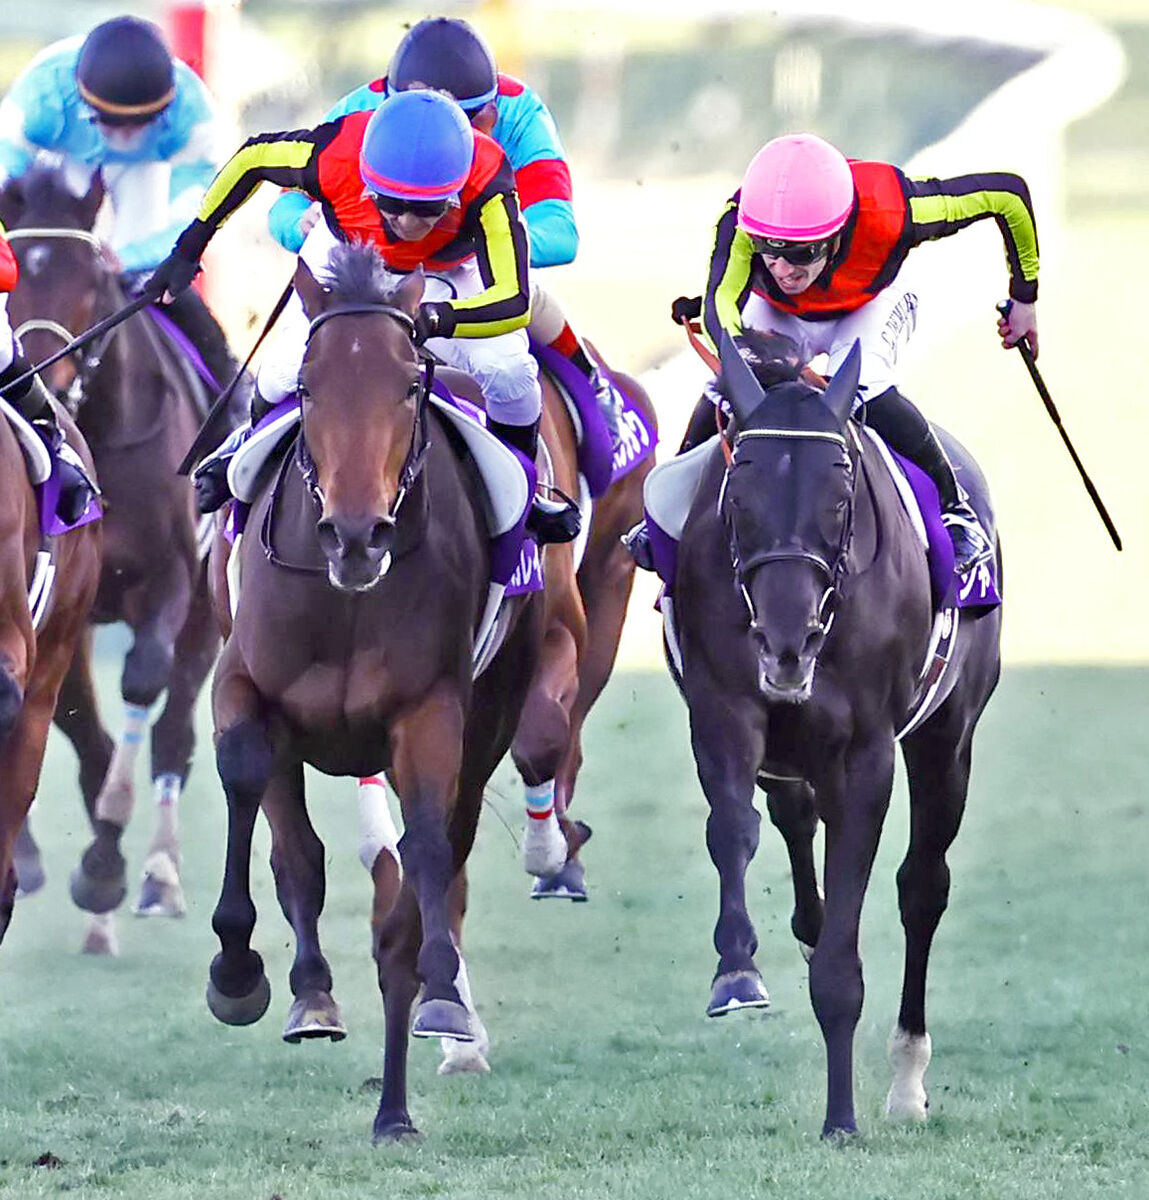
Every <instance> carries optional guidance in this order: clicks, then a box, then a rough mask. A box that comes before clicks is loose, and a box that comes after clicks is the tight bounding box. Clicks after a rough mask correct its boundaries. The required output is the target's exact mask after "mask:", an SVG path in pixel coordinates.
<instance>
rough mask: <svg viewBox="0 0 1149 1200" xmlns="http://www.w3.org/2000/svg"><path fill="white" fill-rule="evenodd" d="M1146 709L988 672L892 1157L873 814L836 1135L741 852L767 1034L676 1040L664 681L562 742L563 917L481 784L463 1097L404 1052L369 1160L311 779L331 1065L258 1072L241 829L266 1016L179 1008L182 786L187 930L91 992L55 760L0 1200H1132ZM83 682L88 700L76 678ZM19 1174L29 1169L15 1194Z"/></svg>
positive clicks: (199, 953) (1141, 1054) (650, 683)
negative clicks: (537, 888) (846, 1076)
mask: <svg viewBox="0 0 1149 1200" xmlns="http://www.w3.org/2000/svg"><path fill="white" fill-rule="evenodd" d="M1147 679H1149V676H1147V674H1146V672H1145V671H1144V670H1132V669H1130V670H1092V669H1085V668H1074V669H1069V668H1062V669H1020V668H1014V669H1010V670H1007V672H1006V675H1005V678H1004V679H1003V682H1002V685H1001V687H1000V689H999V693H998V695H997V696H996V697H995V699H994V701H993V702H992V704H991V707H990V710H989V712H988V714H987V716H986V718H985V720H984V722H983V727H982V730H981V733H980V735H979V739H978V741H977V742H976V743H975V767H974V779H973V787H972V792H971V799H970V808H969V813H968V817H967V822H966V827H965V828H964V829H963V831H962V835H961V836H960V837H959V839H958V842H957V844H956V846H955V848H954V851H953V854H952V856H951V863H952V866H953V876H954V878H953V894H952V903H951V910H950V912H949V913H948V914H947V915H946V918H945V920H944V921H943V923H942V926H941V930H940V932H939V935H938V938H937V942H936V946H935V953H934V960H933V970H932V973H931V988H930V1017H931V1031H932V1034H933V1039H934V1063H933V1066H932V1068H931V1071H930V1074H929V1076H928V1080H927V1082H928V1084H929V1086H930V1091H931V1103H932V1114H933V1115H932V1118H931V1121H930V1124H929V1125H928V1127H925V1128H912V1129H906V1128H897V1127H890V1126H889V1125H888V1124H886V1123H885V1121H884V1120H883V1118H882V1116H881V1108H882V1104H883V1100H884V1096H885V1090H886V1088H887V1086H888V1083H889V1072H888V1068H887V1066H886V1063H885V1048H884V1047H885V1039H886V1036H887V1034H888V1031H889V1028H890V1026H891V1024H892V1021H893V1016H894V1013H895V1010H896V1005H897V992H898V986H899V979H900V972H901V939H900V929H899V926H898V922H897V914H896V906H895V898H894V886H893V872H894V870H895V868H896V864H897V862H898V860H899V857H900V854H901V853H902V851H903V849H904V845H905V801H904V793H903V791H902V784H901V783H900V782H899V784H898V790H897V792H896V794H895V800H894V804H893V806H892V808H891V814H890V819H889V822H888V825H887V836H886V838H885V840H884V842H883V846H882V849H881V852H880V856H879V861H878V864H877V867H876V871H875V876H874V880H873V883H872V886H871V893H870V897H869V903H868V905H867V909H866V913H865V919H864V926H863V943H862V947H863V955H864V959H865V963H866V979H867V985H868V990H867V997H866V1005H865V1009H864V1011H863V1015H862V1021H861V1024H860V1027H859V1030H858V1038H857V1056H856V1057H857V1078H858V1114H859V1121H860V1123H861V1125H862V1127H863V1131H864V1132H863V1137H862V1138H861V1139H860V1140H859V1142H858V1144H856V1145H854V1146H852V1147H849V1148H847V1149H845V1150H842V1151H839V1150H835V1149H832V1148H830V1147H829V1146H827V1145H825V1144H823V1143H822V1142H821V1141H820V1139H819V1137H818V1130H819V1128H820V1124H821V1117H822V1106H823V1101H824V1094H823V1051H822V1046H821V1039H820V1036H819V1034H818V1030H817V1025H816V1023H815V1021H814V1017H813V1014H812V1012H811V1011H810V1007H809V1001H808V995H807V989H806V984H805V979H804V974H805V972H804V967H803V964H802V961H801V959H800V957H799V954H798V951H797V949H796V947H795V945H794V943H793V941H792V939H791V938H790V936H789V933H788V917H789V908H790V895H789V883H788V880H787V877H786V869H785V856H784V853H783V849H782V845H781V840H780V839H779V838H778V837H777V835H776V833H775V831H774V830H773V828H772V827H771V826H770V825H769V824H768V822H766V823H764V827H763V831H762V832H763V837H762V846H761V848H760V850H759V855H758V858H757V859H756V861H755V863H754V864H753V866H752V869H751V874H750V899H751V905H752V912H753V915H754V916H755V918H756V921H757V925H758V932H759V936H760V939H761V943H762V948H761V951H760V954H759V965H760V966H761V968H762V971H763V974H764V976H765V978H766V981H767V984H768V986H769V987H770V990H771V993H772V995H773V999H774V1006H773V1008H772V1009H771V1010H770V1011H769V1012H768V1013H765V1014H758V1015H750V1016H741V1017H739V1016H731V1017H728V1018H725V1019H724V1020H721V1021H707V1020H706V1019H705V1018H704V1016H703V1015H702V1010H703V1006H704V1004H705V1001H706V996H707V992H708V985H709V979H710V975H711V972H712V971H713V968H714V953H713V950H712V949H711V947H710V933H711V928H712V925H713V920H714V917H715V906H716V895H717V888H716V876H715V873H714V870H713V868H712V866H711V865H710V862H709V860H708V858H707V855H706V851H705V848H704V843H703V821H704V818H705V805H704V802H703V799H702V797H701V794H700V792H699V789H698V786H697V782H696V779H695V777H694V773H693V766H692V763H691V760H690V753H689V747H688V745H687V742H686V720H685V712H684V710H683V708H682V706H681V704H680V702H679V700H678V698H677V696H676V695H675V694H674V692H673V690H672V688H671V685H670V682H669V680H668V678H666V677H665V676H664V675H661V674H657V673H641V672H633V673H624V674H620V675H618V676H617V677H616V678H615V679H614V680H613V681H612V683H611V685H610V688H609V689H608V692H607V694H606V696H605V697H604V700H603V703H602V704H601V706H600V708H599V709H598V710H597V711H596V713H595V714H594V716H593V717H592V723H591V727H590V729H589V732H588V739H587V740H588V760H587V764H586V767H585V770H584V775H583V780H582V786H581V789H580V793H579V796H578V800H577V809H578V811H579V813H580V814H581V815H582V816H584V817H585V818H586V819H587V820H588V821H590V822H591V824H592V825H593V826H594V829H595V838H594V840H593V841H592V842H591V844H590V846H589V847H588V848H587V852H586V858H587V862H588V867H589V877H590V884H591V888H592V900H591V902H590V903H589V904H586V905H579V906H575V905H570V904H566V903H559V902H552V903H549V904H533V903H531V902H530V901H528V900H527V898H526V891H527V880H526V877H525V876H523V875H522V873H521V869H520V867H519V865H518V862H517V855H516V847H515V844H514V842H515V836H516V834H515V831H517V828H518V825H519V817H518V808H519V796H518V788H517V785H516V782H515V778H514V775H513V772H512V771H511V769H510V768H509V766H504V767H503V768H502V769H501V770H500V771H499V772H498V774H497V776H496V779H495V781H494V787H493V788H492V792H491V796H490V803H489V806H488V809H487V811H486V813H485V816H484V821H483V826H482V829H481V831H480V837H479V842H478V845H477V848H476V852H475V855H474V857H473V859H472V866H473V871H472V896H471V910H470V913H469V915H468V920H467V928H466V948H467V951H468V958H469V963H470V967H471V972H472V980H473V984H474V988H475V995H476V999H477V1002H478V1004H479V1007H480V1010H481V1012H482V1013H483V1015H484V1017H485V1019H486V1022H487V1025H488V1027H489V1029H490V1032H491V1037H492V1042H493V1046H492V1051H491V1061H492V1066H493V1073H492V1074H491V1075H489V1076H486V1077H466V1078H459V1077H456V1078H451V1079H439V1078H437V1077H436V1076H435V1073H434V1069H435V1065H436V1063H437V1061H438V1048H437V1046H436V1045H434V1044H422V1043H418V1044H415V1045H414V1046H413V1047H412V1054H411V1081H410V1082H411V1109H412V1114H413V1116H414V1118H415V1120H416V1122H417V1123H418V1124H419V1126H420V1127H421V1129H422V1130H423V1131H424V1133H425V1134H426V1137H425V1139H424V1140H423V1141H422V1142H421V1143H419V1144H416V1145H405V1146H401V1147H380V1148H378V1149H372V1147H371V1145H370V1126H371V1120H372V1117H373V1115H374V1111H375V1106H376V1104H377V1100H378V1094H377V1087H376V1083H375V1082H374V1080H375V1079H376V1077H377V1076H378V1075H379V1074H380V1072H381V1065H382V1063H381V1054H380V1039H381V1010H380V1003H379V999H378V993H377V990H376V987H375V983H374V978H373V971H372V965H371V963H370V960H369V957H368V946H367V934H366V908H367V888H366V875H365V873H364V872H363V870H362V868H361V867H360V865H359V863H358V860H357V858H356V855H355V836H356V835H355V827H356V820H355V812H354V802H353V797H352V787H351V785H350V783H349V782H345V781H335V780H329V779H325V778H322V777H318V776H316V777H314V778H313V779H312V780H311V783H312V795H313V812H314V816H315V819H316V823H317V826H318V828H319V831H320V833H321V835H322V836H323V837H324V840H325V842H326V844H327V846H328V852H329V855H328V873H329V899H328V905H327V910H326V913H325V916H324V922H323V934H324V938H325V945H326V949H327V952H328V955H329V957H330V959H331V963H332V967H333V970H334V973H335V981H336V994H337V996H338V998H339V999H340V1001H341V1003H342V1005H343V1008H344V1014H345V1018H346V1020H347V1023H348V1026H349V1029H350V1036H349V1037H348V1038H347V1040H346V1041H344V1042H342V1043H339V1044H338V1045H330V1044H327V1043H319V1044H316V1043H313V1044H310V1045H308V1044H305V1045H302V1046H287V1045H285V1044H284V1043H283V1042H282V1041H281V1040H280V1036H279V1035H280V1030H281V1026H282V1021H283V1020H284V1018H285V1016H286V1011H287V1007H288V997H289V993H288V989H287V983H286V975H287V969H288V966H289V963H290V948H289V934H288V930H287V926H286V924H285V922H284V921H283V918H282V916H281V915H280V913H279V911H278V908H277V906H276V904H275V901H274V896H273V894H272V891H271V887H270V880H269V871H268V869H267V866H266V838H265V836H264V835H263V834H262V832H261V835H260V839H259V848H258V851H257V855H258V862H257V864H256V870H255V872H254V874H255V882H256V889H257V890H256V900H257V904H258V906H259V911H260V922H259V924H258V926H257V929H256V938H255V944H256V945H257V947H258V948H259V949H260V951H261V952H262V953H263V954H264V956H265V959H266V961H267V964H268V973H269V976H270V978H271V982H272V989H273V997H272V1005H271V1009H270V1011H269V1013H268V1015H267V1016H266V1017H265V1018H264V1020H263V1021H262V1022H261V1023H260V1024H258V1025H256V1026H254V1027H251V1028H247V1029H229V1028H226V1027H224V1026H222V1025H219V1024H217V1023H216V1022H215V1021H214V1020H213V1019H212V1018H211V1017H210V1016H209V1014H208V1012H207V1009H206V1006H205V1004H204V1000H203V991H204V983H205V980H206V970H207V964H208V962H209V960H210V958H211V955H212V954H213V953H214V952H215V948H216V943H215V939H214V937H213V935H212V934H211V930H210V925H209V921H210V913H211V908H212V905H213V903H214V900H215V895H216V891H217V888H218V882H219V877H220V870H221V859H222V842H223V803H222V798H221V794H220V791H219V788H218V784H217V782H216V780H215V776H214V771H213V769H212V767H211V764H210V756H209V755H207V754H201V757H200V763H199V767H198V768H197V772H196V774H195V775H194V776H193V780H192V783H191V786H190V789H189V792H188V793H187V795H186V797H185V801H184V805H183V818H184V827H185V831H186V834H187V848H186V881H187V886H188V893H189V901H190V905H191V909H190V913H189V915H188V917H187V919H186V920H184V921H181V922H160V921H138V920H134V919H133V918H131V917H130V916H124V917H123V918H122V919H121V921H120V932H121V937H122V942H123V954H122V956H121V957H120V958H119V959H118V960H115V961H109V960H96V959H91V958H86V957H83V956H81V955H79V954H78V952H77V949H78V945H79V941H80V936H81V930H82V924H83V918H82V916H81V914H79V913H78V912H77V911H76V910H74V909H73V908H71V906H70V903H69V901H68V900H67V892H66V882H67V875H68V872H69V871H70V870H71V868H72V865H73V863H74V860H75V857H76V855H77V854H78V852H79V850H80V849H81V848H82V846H83V844H84V843H85V840H86V838H85V834H84V832H83V829H82V827H81V822H80V806H79V801H78V798H77V796H76V793H75V785H74V783H73V778H72V771H73V768H72V763H71V761H70V759H71V756H70V752H69V751H68V750H67V748H66V747H65V746H63V745H62V744H61V743H54V744H53V746H52V747H51V753H50V758H49V762H48V766H47V770H46V776H45V786H44V788H43V791H42V800H41V802H40V804H39V807H38V810H37V813H36V820H37V832H38V834H39V836H40V838H41V841H42V843H43V844H44V847H45V852H46V857H47V866H48V871H49V882H48V885H47V887H46V888H45V890H44V891H43V892H42V893H41V894H39V895H38V896H36V897H33V898H30V899H28V900H26V901H23V902H21V904H20V905H19V907H18V910H17V913H16V916H15V919H14V922H13V926H12V928H11V930H10V933H9V936H8V938H7V940H6V942H5V944H4V945H3V947H0V1011H2V1012H3V1014H4V1019H3V1025H2V1026H0V1046H2V1054H3V1064H4V1067H3V1074H2V1076H0V1196H3V1197H19V1198H21V1200H23V1198H25V1197H38V1196H58V1195H60V1196H62V1195H65V1194H66V1195H73V1196H83V1197H148V1198H149V1200H174V1198H176V1197H181V1198H183V1197H212V1198H215V1197H220V1198H228V1200H230V1198H233V1197H234V1198H236V1200H241V1198H242V1200H271V1198H272V1197H274V1196H278V1197H281V1200H304V1198H311V1197H315V1198H318V1197H325V1198H326V1197H360V1196H364V1197H366V1196H388V1197H421V1196H450V1197H467V1198H471V1197H474V1198H477V1200H482V1198H486V1197H492V1198H493V1197H528V1196H529V1197H532V1198H538V1197H551V1196H554V1197H560V1196H561V1197H564V1198H570V1200H579V1198H582V1197H587V1198H591V1197H593V1198H598V1197H611V1198H616V1197H617V1198H631V1197H634V1198H642V1200H648V1198H649V1200H663V1198H664V1197H667V1196H674V1197H690V1198H692V1197H715V1198H718V1197H721V1198H723V1200H725V1198H726V1197H730V1196H738V1197H759V1196H761V1197H774V1196H778V1197H783V1196H785V1197H794V1196H817V1197H820V1198H826V1200H833V1198H836V1197H842V1198H843V1200H846V1198H849V1200H894V1198H898V1200H900V1198H902V1197H915V1198H921V1200H952V1198H965V1197H985V1198H986V1200H1008V1198H1013V1197H1017V1198H1018V1200H1021V1198H1022V1197H1024V1198H1026V1200H1030V1198H1032V1197H1034V1196H1035V1195H1040V1196H1042V1197H1043V1198H1044V1200H1052V1198H1055V1197H1066V1198H1069V1197H1072V1198H1073V1200H1080V1198H1082V1197H1093V1196H1097V1197H1101V1196H1104V1197H1115V1196H1117V1197H1131V1198H1132V1197H1142V1196H1145V1195H1149V1150H1147V1149H1146V1144H1145V1139H1144V1130H1145V1129H1146V1127H1147V1126H1149V1103H1147V1102H1146V1098H1145V1095H1144V1087H1145V1082H1146V1073H1147V1072H1146V1068H1147V1063H1149V1050H1147V1047H1146V1043H1145V1042H1144V1040H1143V1038H1142V1034H1143V1031H1144V1012H1145V1003H1144V996H1145V993H1146V984H1147V983H1149V978H1147V975H1149V970H1147V966H1146V964H1147V962H1149V934H1147V932H1146V925H1145V919H1144V918H1145V912H1146V910H1147V902H1149V887H1147V884H1146V873H1145V868H1144V857H1145V846H1146V829H1147V823H1149V815H1147V806H1146V801H1145V798H1144V797H1145V794H1146V786H1145V785H1146V775H1147V768H1146V765H1145V759H1144V755H1143V751H1142V748H1141V742H1142V717H1141V715H1140V714H1141V712H1142V706H1143V697H1144V694H1145V689H1146V684H1147ZM102 682H103V685H104V687H105V694H111V693H110V687H109V685H110V684H111V682H112V680H111V676H110V675H109V674H107V673H106V672H105V677H104V679H103V681H102ZM201 728H202V729H203V730H204V736H205V739H206V736H207V725H206V720H204V721H201ZM148 808H149V802H148V801H146V800H145V799H143V798H141V803H140V811H139V812H138V814H137V820H136V822H135V824H134V826H133V828H132V830H131V831H130V834H129V838H128V845H129V850H130V852H131V854H132V869H133V872H134V871H135V870H137V869H138V866H139V859H140V855H141V853H142V849H143V844H144V842H145V841H146V838H147V834H148V832H149V827H150V821H151V813H150V812H149V811H148ZM45 1154H51V1155H54V1156H55V1158H56V1159H58V1160H60V1165H59V1166H57V1167H55V1168H54V1169H53V1168H50V1167H47V1166H39V1167H37V1166H33V1165H31V1164H33V1162H34V1161H35V1160H36V1159H38V1158H40V1156H42V1155H45Z"/></svg>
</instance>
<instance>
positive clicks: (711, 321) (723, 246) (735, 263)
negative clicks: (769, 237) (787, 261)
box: [702, 199, 754, 349]
mask: <svg viewBox="0 0 1149 1200" xmlns="http://www.w3.org/2000/svg"><path fill="white" fill-rule="evenodd" d="M753 257H754V252H753V250H752V248H751V246H750V239H749V238H748V237H747V236H746V234H744V233H743V232H742V231H741V230H740V229H739V228H738V204H737V202H736V201H735V200H733V199H731V200H729V201H728V202H727V204H726V207H725V209H724V210H723V212H722V216H720V217H719V218H718V223H717V225H715V227H714V248H713V249H712V250H711V253H710V270H709V272H708V274H707V278H706V295H705V296H704V297H703V304H702V322H703V328H704V329H705V331H706V335H707V337H708V338H709V339H710V341H711V343H712V345H713V346H714V347H715V349H717V347H718V346H719V345H721V343H722V333H723V331H724V330H725V331H726V332H727V333H729V334H730V336H731V337H734V336H736V335H737V334H740V333H741V332H742V306H743V305H744V304H745V303H746V297H747V296H748V295H749V294H750V275H751V267H752V265H753Z"/></svg>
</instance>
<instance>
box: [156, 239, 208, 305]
mask: <svg viewBox="0 0 1149 1200" xmlns="http://www.w3.org/2000/svg"><path fill="white" fill-rule="evenodd" d="M199 271H200V265H199V263H198V262H197V261H196V260H195V259H189V258H185V257H184V256H183V255H182V254H181V253H180V252H179V251H178V250H173V251H172V252H171V254H169V255H168V256H167V258H165V259H164V261H163V262H162V263H160V265H159V266H158V267H156V269H155V271H154V272H153V273H152V277H151V279H150V280H148V291H149V292H151V293H152V294H153V295H155V296H162V295H163V294H164V293H165V292H170V293H171V295H173V296H178V295H179V294H180V292H185V291H187V289H188V288H189V287H191V282H192V280H193V279H194V278H195V277H196V276H197V275H198V274H199Z"/></svg>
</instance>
